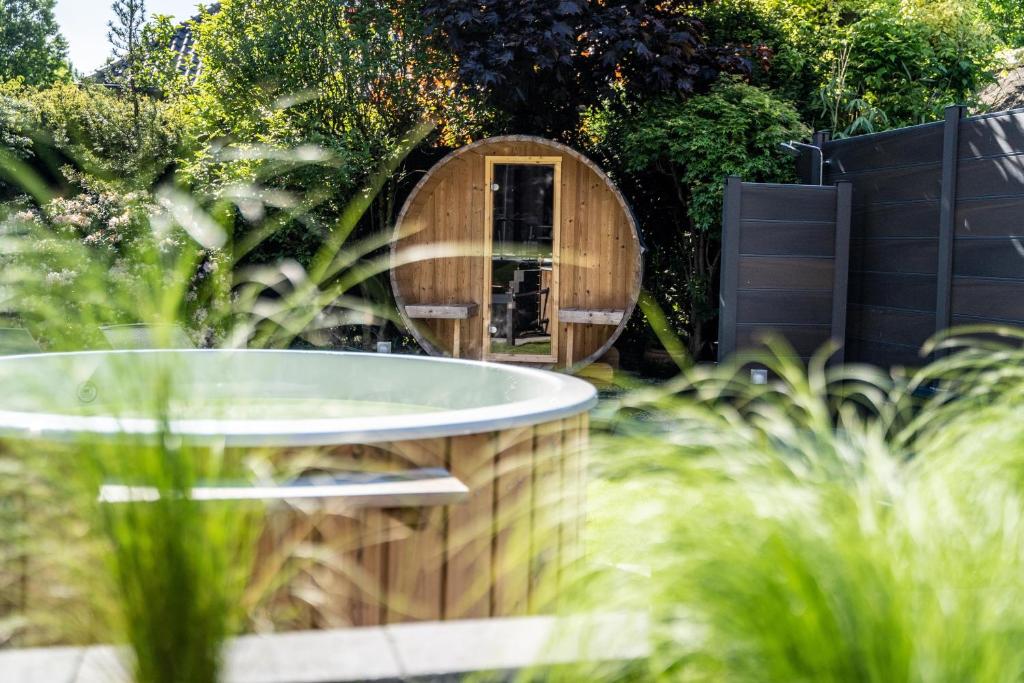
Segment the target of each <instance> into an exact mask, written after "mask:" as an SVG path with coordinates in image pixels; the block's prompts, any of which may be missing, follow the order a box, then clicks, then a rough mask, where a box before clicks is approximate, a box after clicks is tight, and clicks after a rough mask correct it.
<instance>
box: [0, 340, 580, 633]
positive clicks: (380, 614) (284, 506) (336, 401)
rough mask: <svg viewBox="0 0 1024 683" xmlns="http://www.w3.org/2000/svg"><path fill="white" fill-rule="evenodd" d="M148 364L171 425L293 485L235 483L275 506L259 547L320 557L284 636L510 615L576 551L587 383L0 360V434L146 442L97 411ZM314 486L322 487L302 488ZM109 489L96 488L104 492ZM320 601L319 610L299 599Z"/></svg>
mask: <svg viewBox="0 0 1024 683" xmlns="http://www.w3.org/2000/svg"><path fill="white" fill-rule="evenodd" d="M155 368H159V369H160V370H161V371H163V372H166V371H168V369H170V370H171V372H169V373H168V375H169V376H173V378H174V389H173V390H174V392H175V396H181V397H185V399H184V400H181V401H178V402H176V403H173V404H172V405H175V406H177V407H176V408H175V409H174V410H173V411H172V412H175V413H176V414H173V415H171V416H170V417H171V420H170V422H169V423H167V428H168V429H169V430H170V432H172V433H173V434H175V435H176V436H180V437H181V438H182V439H186V440H188V441H189V442H194V443H196V444H199V445H201V446H205V445H207V444H208V445H209V446H210V447H216V448H223V449H229V450H230V449H237V450H239V451H246V452H256V451H260V452H264V453H268V454H270V455H269V458H270V460H272V461H273V462H274V463H275V465H276V469H275V471H277V472H283V471H290V472H292V473H293V474H295V475H297V476H300V477H301V478H300V479H297V480H296V479H286V480H284V481H282V482H278V483H277V486H276V488H274V487H270V488H274V490H273V491H272V492H271V493H263V492H262V489H260V490H256V489H252V488H251V485H249V487H248V489H247V490H249V491H250V492H253V491H255V493H253V496H254V497H260V496H267V497H274V498H277V499H279V500H278V502H277V503H275V504H274V506H273V507H272V508H271V509H272V513H271V514H270V519H269V524H268V527H267V529H266V530H265V531H264V533H263V537H262V539H261V541H260V543H261V547H262V548H263V551H264V552H265V553H266V555H268V556H269V555H272V554H273V552H272V551H274V550H275V549H280V548H282V547H284V548H292V547H294V548H300V547H301V548H303V549H305V550H306V551H309V552H312V554H313V555H315V557H316V561H311V562H309V563H306V564H304V565H303V566H302V569H301V571H297V572H295V574H294V576H292V577H291V578H290V579H289V580H288V581H287V582H285V585H284V586H283V587H282V589H281V591H280V595H279V596H278V597H277V598H275V600H273V601H271V605H272V609H271V612H272V613H274V612H275V610H276V613H277V614H285V613H286V612H287V613H288V614H290V616H289V617H287V618H286V621H287V622H288V623H287V624H286V625H287V626H289V627H317V626H339V625H371V624H382V623H391V622H399V621H409V620H420V619H432V620H433V619H455V618H479V617H488V616H508V615H516V614H525V613H527V612H529V611H538V610H539V611H543V610H544V608H545V607H546V606H547V605H548V604H549V603H550V599H551V597H552V596H551V595H550V594H546V592H545V591H546V588H545V589H544V590H542V586H544V587H546V586H550V585H552V584H551V583H550V582H549V581H548V579H553V578H557V574H558V571H559V568H560V567H561V566H563V564H564V562H565V561H567V560H568V559H570V558H571V557H572V555H573V553H574V552H575V547H576V544H577V538H578V531H579V524H580V517H581V513H582V497H583V463H582V455H581V453H582V446H583V445H584V444H585V442H586V438H587V436H586V435H587V411H588V410H589V409H590V408H591V407H592V406H593V405H594V403H595V402H596V394H595V391H594V389H593V388H592V387H591V386H590V385H589V384H587V383H585V382H582V381H580V380H577V379H574V378H571V377H568V376H565V375H558V374H554V373H549V372H544V371H540V370H533V369H528V368H524V367H516V366H505V365H496V364H488V363H479V362H473V361H462V360H450V359H438V358H426V357H413V356H385V355H374V354H351V353H328V352H303V351H226V350H225V351H214V350H202V351H111V352H83V353H69V354H36V355H31V356H10V357H6V358H0V381H3V382H4V386H17V387H21V390H20V391H16V392H9V393H8V394H7V395H5V396H0V437H4V438H7V439H17V440H25V439H31V440H42V441H47V442H52V443H59V442H61V441H67V440H69V439H75V438H79V437H81V436H82V435H88V436H90V438H94V437H97V436H99V437H101V438H105V437H107V436H109V437H112V438H116V437H119V436H124V435H125V434H129V435H135V436H139V435H141V436H143V437H145V435H146V434H149V433H155V431H156V428H157V427H156V424H155V421H154V420H152V419H149V418H148V417H146V415H145V412H144V411H140V412H139V414H134V415H133V414H130V412H129V413H128V414H126V413H125V412H124V410H123V409H122V410H113V409H112V410H106V407H108V406H114V405H117V406H122V407H123V406H131V405H145V402H146V396H147V392H149V391H151V387H150V386H149V385H148V384H147V377H150V376H151V372H152V371H153V370H154V369H155ZM36 389H38V390H36ZM382 473H388V474H386V475H384V476H381V474H382ZM297 482H302V484H303V485H302V486H298V485H295V484H296V483H297ZM318 484H322V489H323V491H322V492H321V493H310V492H311V491H313V490H314V489H315V487H316V486H317V485H318ZM310 487H313V488H310ZM117 488H118V487H116V486H114V487H112V488H111V490H109V491H106V492H105V493H104V494H103V495H109V496H113V497H115V498H116V495H118V493H117V491H115V490H114V489H117ZM243 488H245V487H243V486H240V485H239V486H234V487H229V488H226V489H224V490H226V491H228V493H229V494H231V492H234V493H238V492H239V491H240V490H242V489H243ZM270 488H268V490H270ZM214 490H215V489H213V488H211V489H205V490H202V489H198V488H197V489H195V491H204V493H202V494H201V495H214V494H211V493H210V492H211V491H214ZM216 490H219V489H216ZM315 490H319V489H315ZM282 491H283V493H282ZM121 493H124V492H123V491H122V492H121ZM199 495H200V494H196V495H195V496H194V497H196V498H197V499H198V498H199ZM232 495H233V494H232ZM101 498H102V496H101ZM257 569H259V567H257ZM28 571H29V572H31V568H29V569H28ZM26 583H30V582H26ZM313 589H315V590H313ZM314 593H316V594H317V595H319V596H320V598H319V602H318V603H316V604H303V598H302V596H304V595H311V594H314ZM289 606H290V608H291V609H290V611H289V610H288V609H286V608H288V607H289ZM278 608H280V609H278ZM272 616H273V615H272ZM275 626H276V627H280V626H281V624H279V623H277V622H276V621H275Z"/></svg>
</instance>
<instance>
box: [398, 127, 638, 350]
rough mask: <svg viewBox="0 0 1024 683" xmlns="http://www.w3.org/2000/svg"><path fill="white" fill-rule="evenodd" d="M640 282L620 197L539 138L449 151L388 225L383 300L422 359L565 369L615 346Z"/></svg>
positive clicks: (568, 152) (565, 150) (571, 154)
mask: <svg viewBox="0 0 1024 683" xmlns="http://www.w3.org/2000/svg"><path fill="white" fill-rule="evenodd" d="M641 279H642V247H641V243H640V238H639V235H638V233H637V227H636V222H635V220H634V219H633V216H632V213H631V212H630V211H629V208H628V206H627V205H626V203H625V201H624V199H623V197H622V195H621V193H620V192H619V191H618V189H617V188H616V187H615V186H614V185H613V184H612V182H611V180H610V179H609V178H608V177H607V176H606V175H605V174H604V173H603V172H602V171H601V170H600V169H599V168H598V167H597V166H596V165H595V164H594V163H593V162H592V161H590V160H589V159H587V158H586V157H584V156H583V155H581V154H579V153H578V152H576V151H574V150H572V149H571V148H569V147H566V146H565V145H562V144H559V143H557V142H553V141H550V140H545V139H542V138H536V137H529V136H518V135H516V136H503V137H496V138H489V139H487V140H481V141H479V142H476V143H473V144H471V145H467V146H466V147H462V148H460V149H458V150H456V151H454V152H452V153H451V154H449V155H448V156H447V157H445V158H444V159H443V160H441V161H440V162H439V163H438V164H437V165H435V166H434V167H433V168H432V169H431V170H430V171H429V172H428V173H427V174H426V175H425V176H424V177H423V179H422V180H421V181H420V182H419V184H418V185H417V186H416V187H415V188H414V189H413V191H412V193H411V194H410V196H409V198H408V200H407V201H406V203H405V206H404V207H403V208H402V211H401V213H400V214H399V217H398V222H397V224H396V226H395V239H394V241H393V243H392V268H391V283H392V287H393V289H394V293H395V300H396V302H397V303H398V308H399V313H400V314H401V316H402V318H403V320H404V322H405V323H406V325H407V326H408V328H409V329H410V330H411V332H412V333H413V335H414V336H415V337H416V339H417V341H419V343H420V344H421V345H422V346H423V348H424V349H425V350H426V351H427V352H428V353H430V354H432V355H438V356H451V357H455V358H472V359H479V360H494V361H502V362H513V363H527V364H531V365H539V366H545V367H557V368H571V369H578V368H580V367H582V366H584V365H587V364H589V363H591V362H593V361H595V360H597V359H599V358H600V357H601V356H602V355H604V354H605V353H606V352H607V351H608V349H609V348H611V346H612V345H613V344H614V343H615V340H616V339H617V338H618V337H619V335H620V334H621V332H622V330H623V328H624V327H625V325H626V323H627V322H628V320H629V316H630V315H631V314H632V312H633V309H634V307H635V306H636V301H637V298H638V297H639V294H640V282H641Z"/></svg>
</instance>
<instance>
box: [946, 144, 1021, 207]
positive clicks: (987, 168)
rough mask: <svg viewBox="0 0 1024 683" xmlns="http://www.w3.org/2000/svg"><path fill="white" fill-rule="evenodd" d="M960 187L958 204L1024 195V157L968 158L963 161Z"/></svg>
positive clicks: (958, 186) (960, 171)
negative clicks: (1010, 195)
mask: <svg viewBox="0 0 1024 683" xmlns="http://www.w3.org/2000/svg"><path fill="white" fill-rule="evenodd" d="M1022 142H1024V141H1022ZM1022 151H1024V150H1022ZM956 187H957V192H956V197H957V200H958V201H960V200H963V199H969V198H972V197H988V196H999V195H1008V194H1024V156H1011V157H997V158H995V159H965V160H963V161H961V162H960V168H959V170H958V172H957V183H956Z"/></svg>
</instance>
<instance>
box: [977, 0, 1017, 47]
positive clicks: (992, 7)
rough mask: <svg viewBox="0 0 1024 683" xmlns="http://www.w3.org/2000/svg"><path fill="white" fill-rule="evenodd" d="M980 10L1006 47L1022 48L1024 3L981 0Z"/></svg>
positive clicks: (1009, 0) (1007, 0)
mask: <svg viewBox="0 0 1024 683" xmlns="http://www.w3.org/2000/svg"><path fill="white" fill-rule="evenodd" d="M981 8H982V10H983V11H984V12H985V16H986V18H987V19H988V21H989V23H990V24H991V25H992V27H993V29H995V32H996V35H998V36H999V38H1000V39H1001V40H1002V41H1003V42H1004V43H1005V44H1006V46H1007V47H1012V48H1017V47H1024V1H1022V0H981Z"/></svg>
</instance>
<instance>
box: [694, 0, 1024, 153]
mask: <svg viewBox="0 0 1024 683" xmlns="http://www.w3.org/2000/svg"><path fill="white" fill-rule="evenodd" d="M1015 6H1018V7H1019V6H1021V0H833V1H831V2H822V1H821V0H719V1H718V2H715V3H709V4H707V5H706V6H705V7H704V8H703V9H701V11H700V16H701V18H702V19H704V20H705V21H706V22H707V26H708V28H709V35H710V36H711V39H712V40H717V41H724V43H730V41H732V42H733V43H739V44H741V45H743V46H744V47H746V48H747V49H748V50H749V49H751V48H757V47H761V48H763V50H762V53H763V54H767V55H770V59H768V60H767V61H766V63H765V67H766V68H767V69H768V72H767V73H766V74H763V73H762V72H759V71H757V70H755V79H754V80H755V82H756V83H759V84H765V85H768V86H770V87H772V88H773V89H775V90H777V91H778V92H779V93H780V94H781V95H782V96H784V97H786V98H789V99H791V100H792V101H794V102H797V103H798V106H800V107H801V113H802V114H803V115H804V117H805V118H806V120H808V121H809V122H811V123H813V125H814V126H815V127H818V128H828V129H831V130H832V131H833V132H834V133H835V134H836V135H838V136H842V135H855V134H860V133H869V132H873V131H878V130H882V129H885V128H897V127H900V126H905V125H913V124H917V123H923V122H926V121H933V120H936V119H940V118H942V115H943V114H942V112H943V109H944V108H945V107H946V106H947V105H949V104H953V103H964V104H972V103H974V102H975V99H976V96H977V93H978V92H979V91H980V90H981V89H982V88H984V86H985V85H987V84H988V83H989V82H991V81H992V80H993V79H994V77H995V73H996V71H997V70H998V66H999V59H998V52H999V47H1000V39H999V34H1003V35H1004V36H1007V35H1012V34H1013V31H1014V29H1013V26H1014V23H1013V22H1015V21H1019V19H1020V15H1019V13H1018V14H1015V13H1014V12H1013V11H1012V9H1013V8H1014V7H1015ZM1000 18H1001V19H1000ZM994 27H995V28H994ZM730 44H732V43H730Z"/></svg>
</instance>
